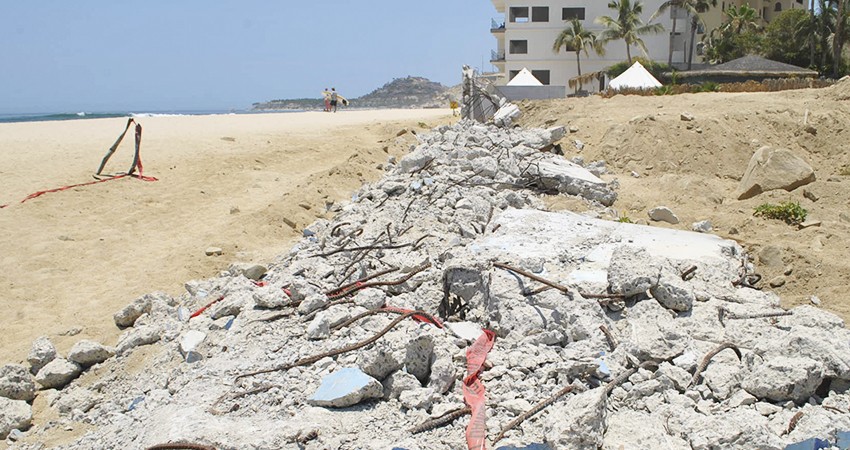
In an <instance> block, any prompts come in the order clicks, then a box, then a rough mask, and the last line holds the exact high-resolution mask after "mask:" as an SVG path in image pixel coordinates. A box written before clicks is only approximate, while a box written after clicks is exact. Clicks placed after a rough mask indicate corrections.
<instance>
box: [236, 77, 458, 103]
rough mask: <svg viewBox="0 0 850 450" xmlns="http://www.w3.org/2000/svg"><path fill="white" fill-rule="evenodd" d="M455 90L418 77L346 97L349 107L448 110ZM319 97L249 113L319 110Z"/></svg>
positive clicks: (289, 101)
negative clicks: (362, 94)
mask: <svg viewBox="0 0 850 450" xmlns="http://www.w3.org/2000/svg"><path fill="white" fill-rule="evenodd" d="M458 92H459V90H458V89H455V88H448V87H446V86H443V85H442V84H440V83H436V82H433V81H431V80H428V79H427V78H422V77H410V76H408V77H405V78H396V79H394V80H393V81H390V82H389V83H387V84H385V85H383V86H381V87H380V88H378V89H375V90H374V91H372V92H370V93H368V94H366V95H364V96H362V97H357V98H349V99H348V101H349V103H350V104H349V107H350V108H368V109H383V108H448V106H449V101H450V100H459V99H458V98H457V97H458V95H457V93H458ZM323 107H324V102H323V100H322V99H321V98H297V99H282V100H271V101H268V102H262V103H254V105H253V108H252V110H254V111H264V110H281V109H302V110H316V109H323Z"/></svg>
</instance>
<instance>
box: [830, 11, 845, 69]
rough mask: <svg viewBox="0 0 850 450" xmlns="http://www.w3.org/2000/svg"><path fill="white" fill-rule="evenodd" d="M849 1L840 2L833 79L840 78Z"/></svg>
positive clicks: (833, 57) (834, 44)
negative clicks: (846, 12)
mask: <svg viewBox="0 0 850 450" xmlns="http://www.w3.org/2000/svg"><path fill="white" fill-rule="evenodd" d="M846 5H847V0H838V17H837V20H836V22H835V37H834V38H833V39H832V77H833V78H838V74H839V71H840V70H841V51H842V50H843V48H844V25H845V22H846V21H847V17H846V16H845V11H846V9H845V7H846Z"/></svg>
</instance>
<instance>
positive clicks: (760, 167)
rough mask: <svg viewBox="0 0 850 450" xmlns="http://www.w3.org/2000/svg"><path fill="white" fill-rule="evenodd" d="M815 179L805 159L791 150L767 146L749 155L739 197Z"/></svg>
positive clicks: (797, 184)
mask: <svg viewBox="0 0 850 450" xmlns="http://www.w3.org/2000/svg"><path fill="white" fill-rule="evenodd" d="M814 181H815V172H814V170H812V167H811V166H810V165H809V164H808V163H806V162H805V161H803V159H801V158H800V157H798V156H796V155H794V154H793V153H791V151H790V150H786V149H783V148H780V149H775V148H772V147H768V146H765V147H762V148H760V149H758V150H757V151H756V153H755V154H754V155H753V157H752V158H751V159H750V164H749V165H748V166H747V170H746V171H745V172H744V177H743V178H741V184H740V185H739V186H738V200H744V199H748V198H752V197H755V196H756V195H759V194H761V193H762V192H766V191H771V190H774V189H785V190H786V191H793V190H794V189H796V188H798V187H800V186H805V185H807V184H809V183H812V182H814Z"/></svg>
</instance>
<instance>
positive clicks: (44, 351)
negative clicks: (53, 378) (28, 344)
mask: <svg viewBox="0 0 850 450" xmlns="http://www.w3.org/2000/svg"><path fill="white" fill-rule="evenodd" d="M55 358H56V347H54V346H53V343H52V342H50V339H48V338H47V336H41V337H39V338H38V339H36V340H34V341H33V342H32V348H31V349H30V353H29V355H28V356H27V362H28V363H30V373H33V374H36V373H38V371H39V370H41V368H42V367H44V366H46V365H47V363H49V362H50V361H53V360H54V359H55Z"/></svg>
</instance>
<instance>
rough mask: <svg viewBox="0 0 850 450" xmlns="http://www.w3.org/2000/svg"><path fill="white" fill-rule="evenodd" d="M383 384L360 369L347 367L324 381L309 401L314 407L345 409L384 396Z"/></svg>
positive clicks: (326, 377) (328, 376)
mask: <svg viewBox="0 0 850 450" xmlns="http://www.w3.org/2000/svg"><path fill="white" fill-rule="evenodd" d="M383 392H384V387H383V386H382V385H381V383H380V382H379V381H378V380H376V379H374V378H372V377H370V376H369V375H366V374H365V373H363V372H362V371H361V370H360V369H357V368H353V367H346V368H344V369H340V370H338V371H336V372H334V373H332V374H330V375H327V376H325V377H324V378H323V379H322V384H321V386H319V389H317V390H316V392H315V393H314V394H313V395H312V396H311V397H310V398H309V399H307V402H308V403H310V404H311V405H314V406H330V407H335V408H345V407H347V406H352V405H356V404H357V403H360V402H361V401H363V400H366V399H369V398H378V397H381V395H383Z"/></svg>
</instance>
